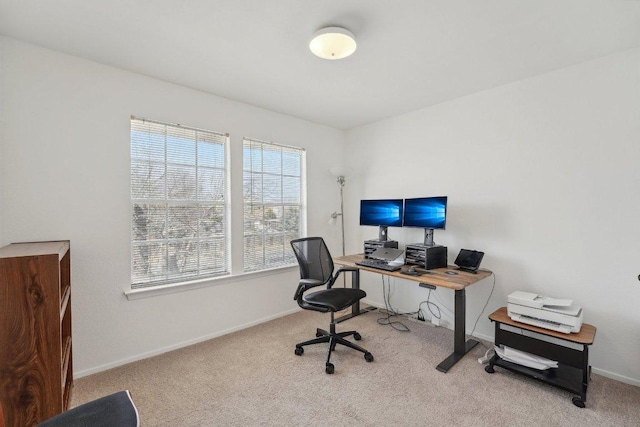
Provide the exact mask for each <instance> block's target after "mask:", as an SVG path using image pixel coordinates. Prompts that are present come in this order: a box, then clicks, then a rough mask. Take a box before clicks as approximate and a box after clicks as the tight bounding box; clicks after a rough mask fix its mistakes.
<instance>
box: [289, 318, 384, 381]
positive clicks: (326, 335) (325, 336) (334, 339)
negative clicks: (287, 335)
mask: <svg viewBox="0 0 640 427" xmlns="http://www.w3.org/2000/svg"><path fill="white" fill-rule="evenodd" d="M351 335H353V338H354V339H355V340H356V341H360V340H361V339H362V337H361V336H360V334H359V333H358V332H357V331H346V332H336V325H335V322H334V319H333V313H331V324H330V330H329V331H325V330H324V329H320V328H318V329H316V338H314V339H311V340H308V341H304V342H301V343H298V344H296V349H295V354H296V355H298V356H302V353H304V349H303V347H304V346H306V345H312V344H321V343H329V351H328V352H327V362H326V364H325V372H326V373H327V374H333V371H334V366H333V364H332V363H331V353H332V352H333V350H335V348H336V345H337V344H341V345H344V346H345V347H349V348H352V349H354V350H357V351H359V352H361V353H364V359H365V360H366V361H367V362H373V355H372V354H371V353H369V351H368V350H366V349H364V348H362V347H360V346H359V345H356V344H354V343H352V342H351V341H348V340H346V339H345V337H348V336H351Z"/></svg>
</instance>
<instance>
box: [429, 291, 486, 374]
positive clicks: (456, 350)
mask: <svg viewBox="0 0 640 427" xmlns="http://www.w3.org/2000/svg"><path fill="white" fill-rule="evenodd" d="M455 292H456V294H455V308H454V316H455V319H454V327H453V335H454V336H453V353H451V355H450V356H449V357H447V358H446V359H444V360H443V361H442V362H440V364H439V365H438V366H437V367H436V369H437V370H438V371H440V372H447V371H448V370H449V369H451V367H452V366H453V365H455V364H456V363H457V362H458V361H459V360H460V359H462V358H463V357H464V355H465V354H467V353H468V352H469V351H470V350H471V349H472V348H473V347H475V346H476V345H477V344H478V341H476V340H474V339H469V341H467V342H465V341H464V339H465V315H466V297H465V291H464V289H460V290H456V291H455Z"/></svg>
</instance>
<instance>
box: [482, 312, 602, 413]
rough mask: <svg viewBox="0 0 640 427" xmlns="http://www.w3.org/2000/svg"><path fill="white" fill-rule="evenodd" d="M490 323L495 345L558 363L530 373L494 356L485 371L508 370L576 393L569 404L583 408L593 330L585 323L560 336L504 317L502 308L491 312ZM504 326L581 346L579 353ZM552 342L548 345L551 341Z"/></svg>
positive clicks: (524, 368)
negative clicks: (555, 365) (574, 330)
mask: <svg viewBox="0 0 640 427" xmlns="http://www.w3.org/2000/svg"><path fill="white" fill-rule="evenodd" d="M489 319H491V320H492V321H493V322H495V345H496V346H499V345H506V346H507V347H511V348H513V349H516V350H521V351H525V352H527V353H531V354H535V355H537V356H542V357H546V358H548V359H551V360H556V361H557V362H558V367H557V368H550V369H546V370H544V371H541V370H538V369H532V368H529V367H526V366H522V365H518V364H517V363H512V362H508V361H506V360H504V359H501V358H500V357H499V356H498V355H497V354H496V355H494V356H493V357H492V358H491V359H490V360H489V364H488V365H487V366H485V368H484V370H485V371H487V372H488V373H490V374H492V373H494V372H495V370H494V369H493V368H494V366H500V367H501V368H505V369H508V370H510V371H513V372H518V373H520V374H524V375H527V376H529V377H531V378H535V379H537V380H540V381H542V382H545V383H547V384H551V385H553V386H555V387H558V388H561V389H563V390H567V391H569V392H573V393H578V396H574V397H573V399H572V402H573V404H574V405H576V406H578V407H580V408H584V406H585V402H586V401H587V385H588V384H589V380H590V378H591V366H589V346H590V345H591V344H593V339H594V337H595V335H596V328H595V327H594V326H592V325H588V324H586V323H583V324H582V328H581V329H580V332H578V333H576V334H563V333H561V332H556V331H552V330H549V329H544V328H539V327H537V326H532V325H527V324H524V323H519V322H516V321H514V320H511V318H510V317H509V315H508V314H507V308H506V307H502V308H499V309H498V310H496V311H495V312H493V313H492V314H491V315H490V316H489ZM503 325H508V326H511V327H512V328H519V329H522V330H525V331H531V332H535V333H537V334H540V335H544V336H546V337H551V338H553V339H555V340H562V341H565V342H567V343H572V344H570V345H574V346H575V344H577V346H578V347H579V346H582V350H576V349H574V348H571V347H568V346H564V345H560V344H554V343H551V342H547V341H544V340H542V339H538V338H536V337H534V336H530V335H522V334H521V333H516V332H512V331H509V330H507V329H505V328H503ZM553 339H551V340H550V341H553Z"/></svg>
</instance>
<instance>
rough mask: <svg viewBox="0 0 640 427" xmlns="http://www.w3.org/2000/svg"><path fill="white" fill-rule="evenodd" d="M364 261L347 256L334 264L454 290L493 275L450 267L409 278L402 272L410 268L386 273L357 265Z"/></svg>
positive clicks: (483, 271) (484, 271) (485, 271)
mask: <svg viewBox="0 0 640 427" xmlns="http://www.w3.org/2000/svg"><path fill="white" fill-rule="evenodd" d="M362 259H364V255H363V254H357V255H346V256H341V257H335V258H333V262H334V263H335V264H338V265H343V266H345V267H356V268H358V269H360V270H364V271H371V272H373V273H378V274H384V275H387V276H391V277H397V278H399V279H405V280H411V281H413V282H418V283H426V284H429V285H434V286H440V287H443V288H449V289H454V290H461V289H464V288H466V287H467V286H469V285H473V284H474V283H476V282H478V281H480V280H482V279H484V278H485V277H489V276H491V275H492V274H493V273H492V272H491V271H489V270H478V272H477V273H468V272H466V271H461V270H457V267H455V266H449V267H448V268H434V269H433V270H423V269H418V271H420V272H421V273H424V274H422V275H421V276H409V275H406V274H402V273H401V272H400V271H403V270H406V269H407V268H408V266H403V267H402V270H398V271H386V270H380V269H377V268H370V267H365V266H363V265H356V261H360V260H362ZM447 271H454V272H456V273H458V274H455V275H450V274H447V273H446V272H447Z"/></svg>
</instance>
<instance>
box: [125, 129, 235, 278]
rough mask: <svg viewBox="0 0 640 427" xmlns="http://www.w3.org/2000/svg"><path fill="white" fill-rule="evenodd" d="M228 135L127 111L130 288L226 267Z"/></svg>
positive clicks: (198, 275)
mask: <svg viewBox="0 0 640 427" xmlns="http://www.w3.org/2000/svg"><path fill="white" fill-rule="evenodd" d="M227 144H228V135H226V134H222V133H216V132H210V131H205V130H200V129H193V128H188V127H185V126H181V125H172V124H167V123H160V122H154V121H150V120H144V119H136V118H132V119H131V265H132V269H131V284H132V288H139V287H146V286H154V285H159V284H166V283H175V282H182V281H186V280H193V279H198V278H204V277H211V276H217V275H222V274H228V273H229V259H228V252H229V251H228V236H227V234H228V233H227V218H226V212H227V209H226V204H227V185H226V183H227V174H226V154H225V152H226V149H227Z"/></svg>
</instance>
